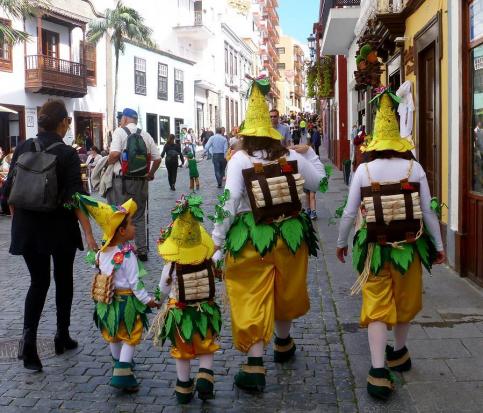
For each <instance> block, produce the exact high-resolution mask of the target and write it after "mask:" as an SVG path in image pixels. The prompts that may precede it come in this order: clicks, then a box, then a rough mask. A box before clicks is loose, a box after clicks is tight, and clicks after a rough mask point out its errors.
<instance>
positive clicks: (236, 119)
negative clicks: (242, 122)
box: [233, 102, 238, 127]
mask: <svg viewBox="0 0 483 413" xmlns="http://www.w3.org/2000/svg"><path fill="white" fill-rule="evenodd" d="M233 126H235V127H238V102H235V124H234V125H233Z"/></svg>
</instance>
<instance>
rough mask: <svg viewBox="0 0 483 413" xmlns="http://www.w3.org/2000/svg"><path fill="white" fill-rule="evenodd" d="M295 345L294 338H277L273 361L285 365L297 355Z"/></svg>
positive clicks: (274, 345)
mask: <svg viewBox="0 0 483 413" xmlns="http://www.w3.org/2000/svg"><path fill="white" fill-rule="evenodd" d="M295 350H296V347H295V343H294V341H293V340H292V337H290V336H288V337H287V338H278V337H276V336H275V342H274V344H273V361H274V362H275V363H285V362H286V361H289V360H290V359H291V358H292V357H293V356H294V355H295Z"/></svg>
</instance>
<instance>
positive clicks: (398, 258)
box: [391, 244, 413, 274]
mask: <svg viewBox="0 0 483 413" xmlns="http://www.w3.org/2000/svg"><path fill="white" fill-rule="evenodd" d="M401 247H402V248H391V261H392V263H393V264H394V266H395V267H396V269H397V270H398V271H399V272H400V273H401V274H405V273H406V272H407V270H408V268H409V266H410V265H411V262H412V261H413V247H412V246H411V245H408V244H402V245H401Z"/></svg>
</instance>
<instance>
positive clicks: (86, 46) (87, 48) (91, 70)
mask: <svg viewBox="0 0 483 413" xmlns="http://www.w3.org/2000/svg"><path fill="white" fill-rule="evenodd" d="M80 53H81V55H80V61H81V62H82V63H84V64H85V65H86V76H87V84H88V85H89V86H95V85H96V46H95V45H93V44H91V43H86V42H83V41H81V42H80Z"/></svg>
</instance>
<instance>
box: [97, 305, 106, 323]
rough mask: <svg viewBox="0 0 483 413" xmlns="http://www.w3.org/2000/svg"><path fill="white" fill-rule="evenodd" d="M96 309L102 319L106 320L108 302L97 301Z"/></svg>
mask: <svg viewBox="0 0 483 413" xmlns="http://www.w3.org/2000/svg"><path fill="white" fill-rule="evenodd" d="M96 311H97V315H98V317H99V319H100V320H104V317H105V316H106V313H107V304H106V303H97V304H96Z"/></svg>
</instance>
